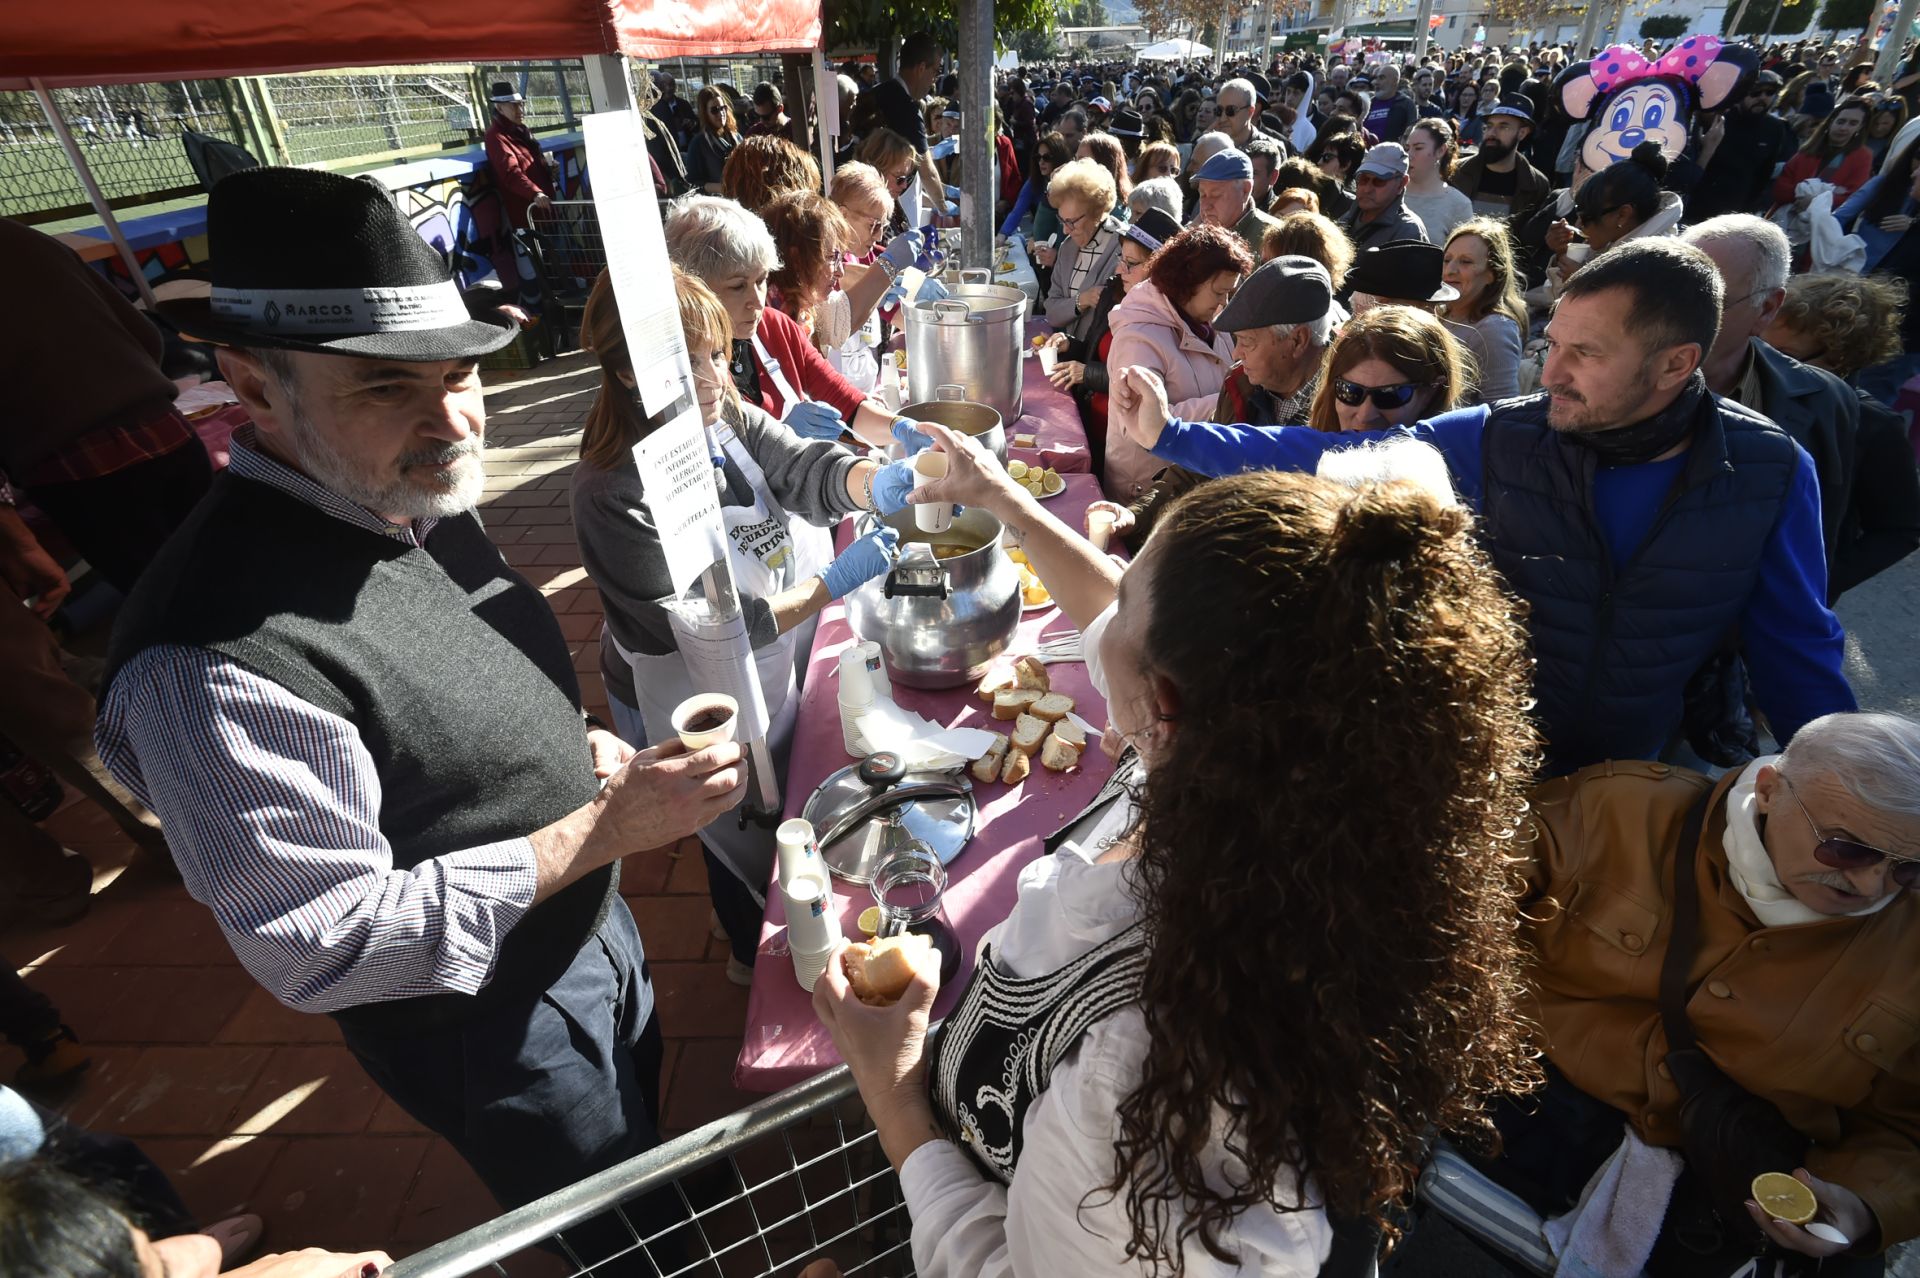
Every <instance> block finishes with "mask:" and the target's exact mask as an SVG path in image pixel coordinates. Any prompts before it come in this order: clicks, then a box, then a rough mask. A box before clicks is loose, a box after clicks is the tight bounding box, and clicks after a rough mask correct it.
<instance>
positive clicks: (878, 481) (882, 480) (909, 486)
mask: <svg viewBox="0 0 1920 1278" xmlns="http://www.w3.org/2000/svg"><path fill="white" fill-rule="evenodd" d="M919 486H920V476H919V475H918V474H916V473H915V471H914V469H913V463H912V462H907V461H897V462H888V463H887V464H886V465H884V466H882V467H881V468H880V470H879V472H878V473H877V474H875V475H874V477H873V508H874V509H875V510H877V511H879V512H880V513H881V514H883V515H897V514H899V513H900V511H901V509H902V508H904V507H905V506H906V504H907V494H908V493H910V492H912V491H913V490H914V489H916V488H918V487H919Z"/></svg>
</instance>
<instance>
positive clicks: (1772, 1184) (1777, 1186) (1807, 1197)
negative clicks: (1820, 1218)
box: [1753, 1172, 1820, 1225]
mask: <svg viewBox="0 0 1920 1278" xmlns="http://www.w3.org/2000/svg"><path fill="white" fill-rule="evenodd" d="M1753 1201H1755V1202H1757V1203H1759V1204H1760V1210H1761V1211H1764V1212H1766V1213H1767V1215H1769V1216H1771V1217H1773V1218H1774V1219H1775V1220H1784V1221H1786V1222H1787V1223H1788V1224H1790V1225H1804V1224H1806V1223H1807V1222H1808V1221H1810V1220H1812V1219H1813V1217H1814V1215H1815V1213H1817V1212H1818V1211H1819V1210H1820V1203H1819V1201H1818V1200H1816V1199H1815V1198H1814V1196H1813V1191H1812V1190H1811V1189H1808V1188H1807V1187H1806V1186H1805V1185H1803V1184H1801V1183H1800V1182H1799V1181H1797V1180H1795V1179H1794V1178H1793V1177H1791V1176H1789V1175H1787V1174H1786V1173H1785V1172H1761V1173H1760V1174H1759V1175H1758V1176H1755V1177H1754V1178H1753Z"/></svg>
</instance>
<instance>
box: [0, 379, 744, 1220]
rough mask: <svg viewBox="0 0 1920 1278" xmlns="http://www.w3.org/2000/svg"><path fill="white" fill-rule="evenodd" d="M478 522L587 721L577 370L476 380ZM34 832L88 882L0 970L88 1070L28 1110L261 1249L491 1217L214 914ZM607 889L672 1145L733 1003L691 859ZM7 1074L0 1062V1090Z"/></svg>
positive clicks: (731, 1034)
mask: <svg viewBox="0 0 1920 1278" xmlns="http://www.w3.org/2000/svg"><path fill="white" fill-rule="evenodd" d="M485 376H486V381H487V386H488V390H487V414H488V444H489V448H488V453H487V484H486V496H485V498H484V499H483V503H482V514H483V518H484V519H485V521H486V524H487V530H488V532H489V534H490V535H491V536H492V537H493V539H494V540H495V541H496V542H497V543H498V544H499V545H500V547H501V553H502V554H504V555H505V556H506V558H507V561H508V562H509V563H511V564H513V565H514V566H515V567H517V568H518V569H519V570H520V571H521V572H522V573H524V574H525V575H526V576H527V578H528V579H529V580H531V581H532V582H533V583H534V584H535V585H536V586H538V587H539V588H540V589H541V591H542V592H543V593H544V594H545V595H546V596H547V599H548V601H549V602H550V603H551V604H552V606H553V610H554V612H555V614H556V615H557V616H558V618H559V621H560V626H561V629H562V631H563V632H564V633H565V635H566V637H567V642H568V646H569V647H570V648H571V649H572V651H573V653H574V666H575V668H576V669H577V670H579V671H580V681H581V685H582V690H583V693H584V696H585V700H586V702H587V705H588V708H589V709H594V710H597V711H598V712H599V713H600V714H601V715H602V716H603V717H604V716H605V715H606V690H605V687H604V686H603V685H602V683H601V680H600V674H599V661H600V658H599V642H598V636H599V633H600V615H601V614H600V596H599V594H598V592H597V591H595V590H594V588H593V586H592V584H591V583H590V582H589V581H588V580H587V575H586V573H585V571H584V570H583V569H582V568H581V567H580V552H579V550H578V549H577V547H576V546H575V543H574V536H573V525H572V517H571V513H570V512H569V510H568V506H567V485H568V482H569V476H570V474H571V472H572V468H573V463H574V457H575V454H576V453H577V451H578V448H579V443H580V426H581V423H582V422H583V421H584V419H585V416H586V412H587V409H588V407H589V406H590V405H591V404H592V402H593V395H594V393H595V391H596V390H597V388H598V386H599V377H598V372H597V370H596V369H595V368H594V367H593V365H592V364H591V362H590V361H589V360H588V359H587V358H586V357H585V356H581V355H574V356H569V357H567V358H565V359H560V360H555V361H552V362H549V363H546V364H543V365H541V366H540V367H539V368H538V369H535V370H531V371H529V372H525V373H501V372H490V373H487V374H486V375H485ZM47 824H48V828H49V829H50V830H51V831H52V832H53V833H54V834H55V836H56V837H58V838H59V839H60V841H61V842H62V843H63V844H64V845H65V846H67V847H69V848H72V849H74V850H75V851H77V852H80V853H81V854H82V855H84V856H86V857H87V859H88V860H89V861H91V862H92V863H93V864H94V866H95V868H96V874H95V897H94V905H93V909H92V910H91V911H90V912H89V914H88V915H87V917H85V918H84V919H82V920H80V921H79V922H77V923H75V924H73V925H72V926H70V927H65V928H58V929H20V928H16V929H13V930H11V931H6V932H0V954H3V955H5V956H6V957H7V958H8V959H9V960H10V961H11V962H12V963H13V964H14V965H15V966H16V967H18V968H20V969H21V970H22V971H23V972H24V973H25V974H26V977H27V980H28V983H29V984H31V985H33V986H34V987H35V988H37V989H40V990H41V991H43V992H44V993H46V994H47V995H48V996H50V997H51V998H52V999H53V1000H54V1002H55V1003H56V1004H58V1005H59V1007H60V1010H61V1013H62V1015H63V1016H64V1017H65V1019H66V1020H67V1022H68V1023H69V1024H71V1025H72V1026H73V1027H74V1029H75V1031H76V1032H77V1033H78V1034H79V1035H80V1037H81V1039H82V1040H83V1041H84V1042H85V1044H86V1045H87V1048H88V1050H89V1053H90V1054H91V1056H92V1057H93V1067H92V1069H91V1070H89V1071H88V1073H87V1075H86V1076H85V1077H84V1078H82V1079H81V1080H80V1081H79V1083H78V1084H77V1085H75V1086H74V1087H72V1088H71V1089H69V1090H68V1091H67V1092H66V1093H65V1094H62V1095H57V1096H49V1097H41V1098H40V1099H42V1100H43V1101H44V1102H46V1103H50V1104H54V1105H55V1106H56V1107H57V1108H59V1109H60V1110H61V1112H63V1113H64V1114H66V1115H67V1116H68V1117H69V1118H71V1119H72V1120H74V1121H76V1122H78V1123H81V1124H83V1125H85V1126H88V1127H91V1128H95V1129H97V1130H100V1131H108V1132H117V1133H120V1134H122V1135H125V1136H130V1137H132V1138H134V1139H135V1140H136V1141H138V1142H139V1144H140V1145H141V1147H142V1148H144V1149H145V1150H146V1151H147V1152H148V1153H149V1154H150V1155H151V1156H152V1157H153V1158H154V1159H155V1160H156V1161H157V1162H158V1163H159V1164H160V1165H161V1166H162V1167H163V1168H165V1169H166V1170H167V1172H168V1174H169V1175H171V1176H172V1177H173V1179H174V1182H175V1183H176V1185H178V1187H179V1188H180V1191H181V1193H182V1195H183V1196H184V1197H185V1199H186V1202H187V1205H188V1206H189V1207H190V1208H192V1209H193V1211H194V1212H195V1213H196V1214H198V1215H199V1216H201V1217H202V1218H203V1219H205V1220H208V1221H211V1220H214V1219H217V1218H219V1217H221V1216H225V1215H230V1214H232V1213H233V1212H235V1211H240V1210H249V1211H256V1212H259V1213H260V1214H261V1215H262V1216H264V1217H265V1218H266V1221H267V1229H268V1235H267V1246H268V1247H269V1248H270V1249H272V1250H292V1249H297V1248H300V1247H308V1246H320V1247H337V1248H343V1249H344V1248H354V1249H359V1248H371V1247H378V1248H384V1249H386V1250H387V1251H390V1252H391V1253H393V1254H394V1255H395V1256H402V1255H406V1254H408V1253H410V1252H413V1251H417V1250H419V1249H420V1248H421V1247H423V1246H426V1245H428V1244H430V1243H435V1242H439V1241H441V1240H442V1239H444V1238H447V1237H449V1236H450V1235H452V1234H455V1233H458V1232H459V1231H461V1230H463V1229H466V1228H468V1227H470V1226H472V1225H476V1224H479V1223H480V1222H482V1221H484V1220H486V1219H488V1218H489V1217H490V1216H492V1215H494V1214H496V1213H497V1211H498V1208H497V1207H496V1205H495V1204H494V1202H493V1200H492V1198H491V1196H490V1195H489V1194H488V1193H487V1192H486V1190H485V1189H484V1188H483V1187H482V1186H481V1185H480V1183H479V1181H478V1180H477V1179H476V1178H475V1176H474V1175H473V1173H472V1172H471V1171H470V1170H468V1168H467V1166H466V1164H465V1162H463V1161H462V1160H461V1158H460V1157H459V1155H457V1154H456V1153H454V1152H453V1150H452V1148H451V1147H450V1146H449V1145H448V1144H447V1143H446V1142H445V1141H443V1140H441V1139H440V1138H438V1137H436V1136H434V1135H432V1134H431V1133H429V1132H428V1131H427V1130H426V1129H424V1128H422V1127H421V1126H420V1125H419V1124H417V1123H415V1122H414V1121H413V1120H412V1119H411V1118H409V1117H407V1115H406V1114H404V1113H402V1112H401V1111H400V1109H399V1108H398V1107H397V1106H395V1105H394V1104H393V1103H392V1102H391V1101H389V1100H387V1099H386V1098H385V1096H383V1095H382V1094H381V1092H380V1091H379V1089H378V1088H376V1087H375V1086H374V1085H373V1084H372V1083H371V1082H370V1081H369V1080H368V1079H367V1077H366V1075H365V1074H364V1073H363V1072H362V1071H361V1069H360V1067H359V1065H358V1064H357V1063H356V1062H355V1061H354V1060H353V1058H352V1056H350V1055H349V1054H348V1052H347V1051H346V1049H345V1048H344V1047H343V1046H342V1045H341V1042H340V1035H339V1032H338V1031H337V1030H336V1029H335V1028H334V1024H333V1022H332V1020H330V1019H329V1018H327V1017H325V1016H310V1015H305V1014H302V1013H299V1012H293V1011H289V1010H288V1009H287V1008H285V1007H282V1006H281V1005H280V1004H278V1003H277V1002H275V1001H274V1000H273V998H271V997H270V996H269V995H267V994H266V993H265V992H264V991H262V990H261V989H260V988H259V987H258V986H256V985H255V984H254V983H253V980H252V979H251V978H250V977H249V976H248V975H247V973H246V972H245V971H244V970H243V969H242V968H241V967H240V965H239V964H238V963H237V962H236V961H235V959H234V957H233V953H232V951H231V949H229V948H228V946H227V943H226V939H225V938H224V937H223V936H222V935H221V933H220V930H219V928H218V927H217V926H216V925H215V924H214V921H213V917H212V915H211V914H210V913H209V912H208V911H207V910H206V909H205V908H204V907H202V906H201V905H200V904H198V903H197V902H195V901H194V900H192V899H191V898H190V897H188V896H187V894H186V892H185V890H184V889H183V888H182V887H181V886H180V884H179V882H178V881H177V880H173V879H170V878H169V877H168V876H166V875H165V874H163V873H161V872H159V871H157V870H156V869H154V867H153V866H152V865H150V864H148V863H145V862H142V861H140V860H138V859H136V858H135V857H134V854H133V851H132V848H131V845H130V844H129V843H128V842H127V841H126V839H125V838H124V837H123V836H122V835H121V834H120V831H119V829H118V828H117V827H116V826H114V825H113V823H112V822H111V821H109V820H108V819H107V818H106V816H105V815H104V814H103V813H101V812H99V811H98V810H97V809H95V808H94V807H93V806H92V805H91V804H89V803H87V802H85V801H84V800H78V799H76V800H74V801H72V802H70V803H69V804H68V805H67V806H66V807H65V808H63V809H62V810H61V811H60V812H59V813H57V814H56V815H55V816H54V817H53V818H52V819H51V820H50V821H49V822H48V823H47ZM621 886H622V891H623V892H624V893H625V895H626V897H627V901H628V904H629V905H630V906H631V907H632V908H633V912H634V916H635V918H636V919H637V920H638V922H639V925H640V933H641V936H642V937H643V938H644V940H645V942H646V948H647V955H648V959H649V963H650V965H651V968H652V974H653V983H654V992H655V997H656V1000H657V1002H658V1006H659V1009H660V1017H661V1025H662V1028H663V1030H664V1031H665V1034H666V1039H667V1052H666V1060H665V1064H664V1073H663V1084H664V1094H665V1115H664V1117H665V1125H666V1127H667V1129H668V1131H669V1133H670V1134H671V1133H677V1132H681V1131H685V1130H688V1129H690V1128H692V1127H696V1126H698V1125H700V1124H701V1123H704V1122H707V1121H708V1120H710V1119H712V1118H716V1117H718V1116H719V1115H721V1114H724V1113H727V1112H729V1111H731V1110H733V1109H737V1108H739V1107H740V1106H741V1105H743V1104H746V1103H748V1102H749V1101H751V1100H753V1099H754V1097H752V1096H750V1095H748V1094H745V1093H740V1092H736V1091H735V1090H734V1089H733V1088H732V1087H731V1085H730V1079H731V1076H732V1072H733V1059H734V1056H735V1054H736V1053H737V1052H738V1050H739V1046H740V1033H741V1026H742V1024H743V1023H744V1021H745V1018H746V1008H747V998H746V991H745V990H743V989H741V988H740V987H738V986H736V985H733V984H730V983H729V982H728V981H727V979H726V970H725V959H726V946H725V943H724V942H721V941H716V940H714V939H713V938H712V937H711V936H709V935H708V931H707V899H706V890H707V885H706V873H705V869H704V867H703V864H702V862H701V858H700V855H699V851H698V846H697V844H695V843H694V842H693V841H692V840H687V841H686V842H684V843H683V844H682V845H681V846H679V847H676V848H671V849H668V848H662V849H655V850H652V851H647V852H636V853H634V854H633V855H632V856H629V857H628V858H627V859H626V861H625V863H624V865H623V866H622V880H621ZM18 1063H19V1056H18V1054H17V1053H15V1052H13V1050H12V1049H10V1048H7V1047H5V1046H4V1045H0V1078H5V1077H10V1076H11V1075H12V1073H13V1070H14V1068H15V1066H16V1065H17V1064H18Z"/></svg>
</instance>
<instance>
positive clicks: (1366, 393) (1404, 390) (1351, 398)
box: [1333, 377, 1427, 412]
mask: <svg viewBox="0 0 1920 1278" xmlns="http://www.w3.org/2000/svg"><path fill="white" fill-rule="evenodd" d="M1426 388H1427V383H1425V382H1399V383H1397V384H1395V385H1392V386H1362V385H1361V384H1360V383H1359V382H1350V381H1347V380H1346V379H1345V378H1342V377H1336V378H1334V379H1333V397H1334V398H1335V399H1337V400H1339V401H1340V402H1341V403H1343V404H1345V405H1346V406H1347V407H1348V408H1358V407H1359V406H1360V403H1361V401H1362V400H1368V399H1370V400H1372V401H1373V406H1374V407H1375V408H1378V409H1381V410H1382V411H1386V412H1391V411H1392V410H1393V409H1396V408H1405V407H1406V406H1407V403H1408V401H1410V400H1411V399H1412V398H1413V397H1414V396H1415V395H1416V394H1418V393H1419V392H1420V391H1423V390H1425V389H1426Z"/></svg>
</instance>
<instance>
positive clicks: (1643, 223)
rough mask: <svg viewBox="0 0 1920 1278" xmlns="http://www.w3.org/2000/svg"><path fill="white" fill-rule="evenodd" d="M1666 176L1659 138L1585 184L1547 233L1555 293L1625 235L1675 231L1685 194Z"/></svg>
mask: <svg viewBox="0 0 1920 1278" xmlns="http://www.w3.org/2000/svg"><path fill="white" fill-rule="evenodd" d="M1666 181H1667V157H1666V155H1665V153H1664V152H1662V151H1661V150H1660V144H1659V143H1658V142H1642V143H1641V144H1640V145H1639V146H1637V147H1635V148H1633V154H1631V155H1629V156H1628V157H1627V158H1626V159H1624V160H1620V161H1617V162H1615V163H1613V164H1609V165H1608V166H1607V167H1606V168H1604V169H1601V170H1600V171H1599V172H1598V173H1595V174H1594V175H1593V176H1592V177H1590V178H1588V179H1587V180H1586V181H1585V182H1584V183H1582V184H1581V186H1580V189H1579V190H1578V191H1577V192H1575V193H1574V197H1573V213H1572V216H1571V217H1570V218H1569V219H1568V222H1566V223H1555V224H1554V227H1553V230H1552V231H1550V232H1549V233H1548V239H1547V243H1548V244H1549V245H1550V246H1552V247H1553V249H1554V252H1555V256H1554V259H1553V264H1552V265H1551V266H1549V267H1548V268H1547V283H1548V284H1549V285H1550V286H1551V290H1552V296H1553V297H1554V298H1556V299H1557V298H1558V297H1559V296H1560V290H1561V289H1562V288H1564V287H1565V286H1566V282H1567V281H1568V280H1569V279H1571V278H1573V274H1574V272H1575V271H1578V270H1579V269H1580V267H1581V266H1582V265H1584V264H1585V263H1587V262H1589V261H1591V260H1593V259H1594V258H1596V257H1598V256H1600V254H1602V253H1604V252H1606V251H1607V250H1608V249H1610V248H1612V247H1613V246H1614V245H1616V244H1618V243H1620V241H1622V240H1638V239H1646V238H1649V237H1651V236H1655V235H1672V234H1673V233H1674V232H1675V231H1677V230H1678V229H1679V227H1680V217H1681V213H1682V208H1681V204H1680V197H1679V196H1677V195H1675V194H1674V193H1673V192H1672V191H1669V190H1667V189H1666ZM1575 228H1578V231H1579V237H1578V238H1576V237H1575V235H1574V230H1575ZM1582 240H1584V243H1582V242H1581V241H1582Z"/></svg>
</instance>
